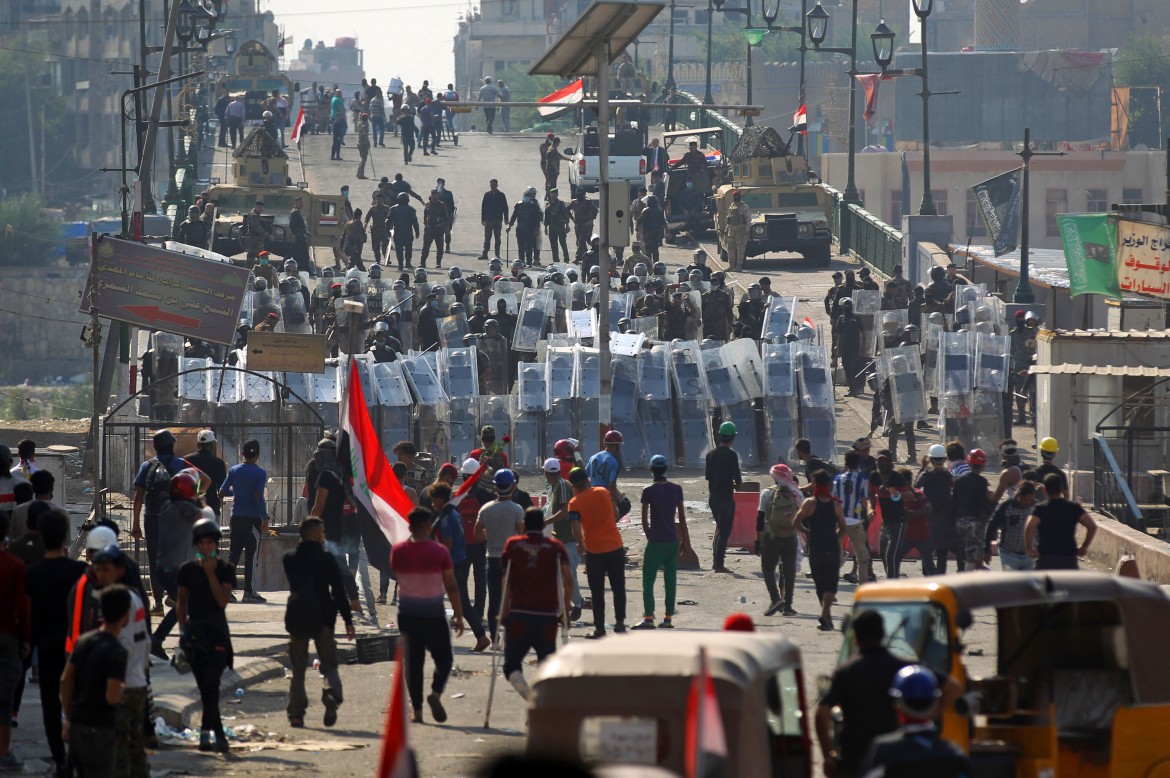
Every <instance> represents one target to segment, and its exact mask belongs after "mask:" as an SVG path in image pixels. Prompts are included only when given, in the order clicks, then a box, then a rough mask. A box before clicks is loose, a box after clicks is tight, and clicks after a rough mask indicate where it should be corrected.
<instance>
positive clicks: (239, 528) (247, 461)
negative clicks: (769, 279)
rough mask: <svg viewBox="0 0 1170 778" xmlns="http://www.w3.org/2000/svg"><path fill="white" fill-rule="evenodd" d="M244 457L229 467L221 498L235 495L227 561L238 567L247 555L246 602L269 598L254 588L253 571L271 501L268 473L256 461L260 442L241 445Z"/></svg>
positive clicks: (261, 600)
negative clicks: (266, 489)
mask: <svg viewBox="0 0 1170 778" xmlns="http://www.w3.org/2000/svg"><path fill="white" fill-rule="evenodd" d="M240 453H241V454H243V455H244V461H243V462H242V463H240V464H238V465H234V466H233V467H232V468H231V469H230V470H228V473H227V478H225V479H224V482H223V487H222V488H221V489H220V491H219V496H220V498H221V499H222V498H224V497H234V498H235V501H234V503H233V504H232V518H231V524H230V525H229V527H230V529H231V533H232V535H231V543H232V550H231V554H229V555H228V564H230V565H231V566H232V569H233V570H235V569H236V563H237V562H239V560H240V555H241V554H243V555H244V596H243V598H242V599H243V601H244V602H267V600H265V599H264V598H263V597H261V596H260V595H259V594H257V593H256V590H255V589H254V588H252V572H253V571H254V570H255V568H256V560H257V559H258V557H259V555H260V532H261V531H262V530H263V529H264V527H265V525H267V523H268V504H267V503H266V502H265V500H264V487H265V486H266V485H267V483H268V473H267V472H265V471H264V468H262V467H260V466H259V465H257V464H256V460H258V459H259V458H260V442H259V441H257V440H249V441H247V442H246V443H244V445H243V446H242V447H241V448H240Z"/></svg>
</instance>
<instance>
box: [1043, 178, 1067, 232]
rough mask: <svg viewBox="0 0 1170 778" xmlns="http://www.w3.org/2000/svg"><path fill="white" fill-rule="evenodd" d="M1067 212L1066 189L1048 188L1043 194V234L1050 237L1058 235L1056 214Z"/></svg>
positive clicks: (1058, 227)
mask: <svg viewBox="0 0 1170 778" xmlns="http://www.w3.org/2000/svg"><path fill="white" fill-rule="evenodd" d="M1058 213H1068V190H1067V189H1049V190H1047V191H1046V192H1045V194H1044V234H1045V235H1047V236H1048V237H1050V238H1059V237H1060V225H1058V224H1057V223H1056V214H1058Z"/></svg>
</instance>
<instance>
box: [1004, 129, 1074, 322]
mask: <svg viewBox="0 0 1170 778" xmlns="http://www.w3.org/2000/svg"><path fill="white" fill-rule="evenodd" d="M1016 154H1017V156H1019V158H1020V159H1022V160H1023V161H1024V165H1023V167H1024V170H1023V175H1022V178H1023V181H1022V182H1021V186H1020V188H1021V190H1022V191H1021V192H1020V198H1021V199H1022V200H1023V202H1021V203H1020V283H1019V284H1018V285H1017V286H1016V292H1015V294H1014V295H1013V296H1012V302H1013V303H1022V304H1024V305H1031V304H1032V303H1034V302H1036V295H1035V294H1033V293H1032V283H1031V280H1030V279H1029V275H1028V270H1029V262H1028V243H1029V242H1030V238H1031V230H1030V229H1029V227H1028V217H1029V213H1028V212H1029V208H1028V200H1029V196H1030V195H1031V192H1030V182H1029V175H1028V171H1029V169H1030V168H1031V164H1030V163H1031V162H1032V157H1063V156H1064V152H1063V151H1036V150H1035V149H1033V148H1032V128H1031V127H1025V128H1024V147H1023V148H1022V149H1020V150H1019V151H1017V152H1016Z"/></svg>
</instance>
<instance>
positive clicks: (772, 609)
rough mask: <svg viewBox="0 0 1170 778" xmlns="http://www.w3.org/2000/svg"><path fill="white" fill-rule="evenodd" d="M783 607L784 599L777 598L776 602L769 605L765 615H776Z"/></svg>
mask: <svg viewBox="0 0 1170 778" xmlns="http://www.w3.org/2000/svg"><path fill="white" fill-rule="evenodd" d="M783 607H784V601H783V600H776V602H774V603H772V604H771V605H769V606H768V610H766V611H764V615H765V616H775V615H776V614H777V613H779V612H780V611H781V609H782V608H783Z"/></svg>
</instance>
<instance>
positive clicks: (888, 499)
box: [869, 449, 906, 579]
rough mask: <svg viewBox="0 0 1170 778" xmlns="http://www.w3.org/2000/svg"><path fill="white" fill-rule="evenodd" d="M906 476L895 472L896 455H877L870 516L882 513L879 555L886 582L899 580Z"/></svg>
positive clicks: (904, 520) (872, 482)
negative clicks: (903, 488) (887, 580)
mask: <svg viewBox="0 0 1170 778" xmlns="http://www.w3.org/2000/svg"><path fill="white" fill-rule="evenodd" d="M903 485H904V481H903V479H902V476H900V475H898V473H897V472H895V471H894V455H893V453H892V452H890V451H889V449H882V450H881V451H879V452H878V453H877V470H875V471H874V472H873V473H872V474H870V476H869V486H870V495H871V496H870V512H871V513H874V512H876V511H881V513H880V515H881V519H882V531H881V537H880V539H879V541H878V554H879V555H880V556H881V559H882V565H883V567H885V569H886V578H890V579H894V578H897V577H898V565H899V564H900V563H901V561H902V560H901V559H900V558H899V553H898V552H899V550H900V548H901V546H902V540H903V538H904V537H905V535H906V506H904V505H903V504H902V486H903Z"/></svg>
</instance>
